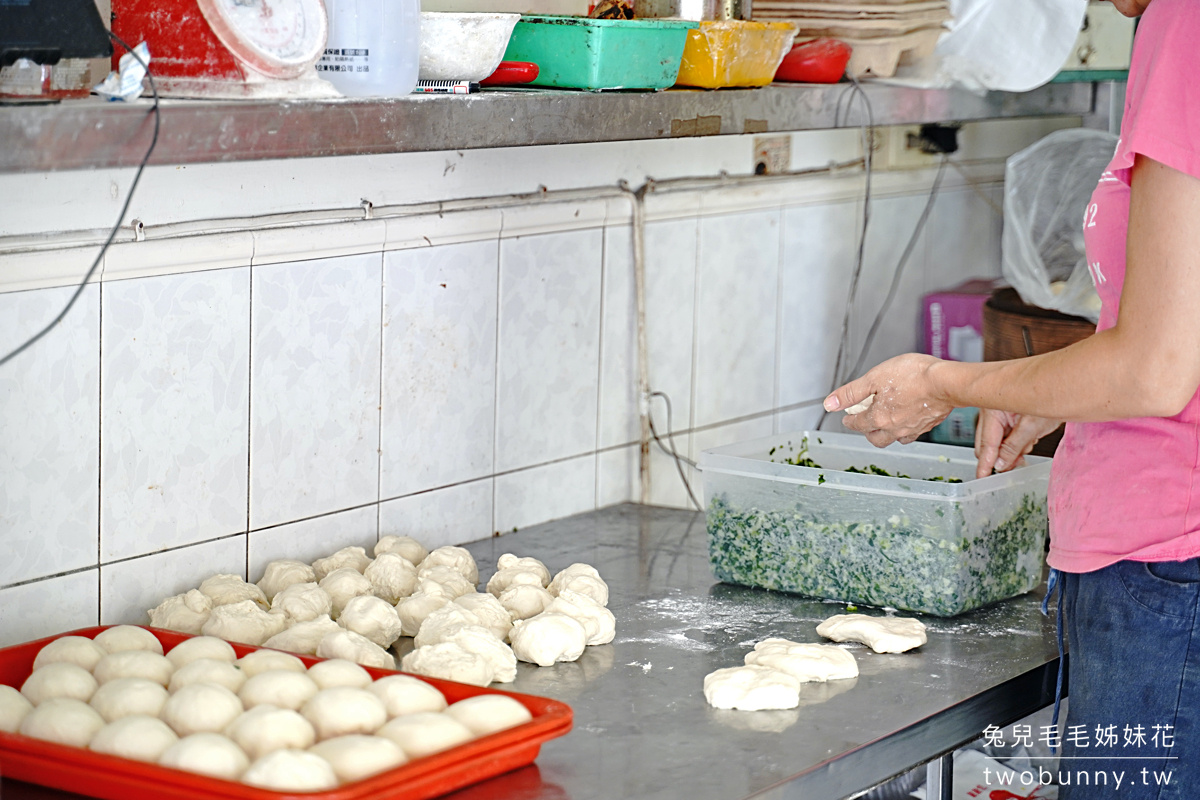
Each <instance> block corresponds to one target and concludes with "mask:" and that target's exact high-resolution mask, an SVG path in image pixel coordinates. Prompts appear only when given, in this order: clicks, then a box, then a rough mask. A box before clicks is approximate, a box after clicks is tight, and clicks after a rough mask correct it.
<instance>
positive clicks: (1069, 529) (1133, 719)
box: [825, 0, 1200, 800]
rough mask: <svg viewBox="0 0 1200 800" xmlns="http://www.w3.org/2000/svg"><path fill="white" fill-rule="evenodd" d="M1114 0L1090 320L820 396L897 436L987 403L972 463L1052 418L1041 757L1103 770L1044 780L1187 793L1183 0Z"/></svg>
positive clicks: (860, 426)
mask: <svg viewBox="0 0 1200 800" xmlns="http://www.w3.org/2000/svg"><path fill="white" fill-rule="evenodd" d="M1113 2H1114V4H1115V5H1116V6H1117V7H1118V8H1119V9H1120V10H1121V11H1122V13H1125V14H1126V15H1129V16H1136V15H1139V14H1140V15H1142V19H1141V21H1140V24H1139V27H1138V32H1137V36H1136V39H1135V42H1134V51H1133V59H1132V62H1131V66H1130V71H1129V84H1128V88H1127V94H1126V102H1125V113H1124V117H1123V119H1122V125H1121V139H1120V141H1119V142H1118V144H1117V147H1116V152H1115V154H1114V156H1113V159H1112V162H1111V163H1110V164H1109V166H1108V169H1107V170H1106V171H1105V172H1104V174H1103V176H1102V177H1101V178H1100V182H1099V184H1098V185H1097V187H1096V190H1095V192H1094V193H1093V195H1092V198H1091V201H1090V202H1089V204H1088V207H1087V211H1086V213H1085V215H1084V219H1083V220H1082V224H1083V230H1084V239H1085V244H1086V251H1087V260H1088V265H1089V268H1090V271H1091V273H1092V278H1093V281H1094V282H1095V283H1096V288H1097V290H1098V292H1099V294H1100V299H1101V302H1102V311H1101V315H1100V321H1099V324H1098V325H1097V328H1096V331H1097V332H1096V334H1095V335H1094V336H1091V337H1089V338H1088V339H1086V340H1084V341H1082V342H1079V343H1077V344H1074V345H1071V346H1070V347H1067V348H1065V349H1062V350H1057V351H1055V352H1052V353H1047V354H1045V355H1040V356H1034V357H1032V358H1024V359H1018V360H1013V361H1003V362H989V363H981V364H972V363H957V362H948V361H939V360H938V359H935V358H932V357H930V356H924V355H917V354H909V355H904V356H899V357H898V358H894V359H891V360H889V361H886V362H884V363H883V364H880V365H879V366H877V367H875V368H874V369H872V370H871V371H870V372H868V373H867V374H866V375H864V376H863V377H861V378H859V379H857V380H854V381H851V382H850V383H848V384H846V385H845V386H842V387H840V388H839V389H838V390H837V391H835V392H834V393H833V394H832V395H830V396H829V397H828V398H827V399H826V401H825V408H826V410H828V411H835V410H837V409H842V408H849V407H850V406H852V405H855V404H857V403H859V402H861V401H863V400H865V399H866V398H868V397H869V396H871V395H874V401H873V403H872V405H871V406H870V407H869V409H868V410H867V411H865V412H863V413H860V414H856V415H853V416H850V415H848V416H846V417H845V419H844V424H845V425H846V426H847V427H849V428H852V429H854V430H858V431H861V432H862V433H864V434H866V436H867V438H868V439H869V440H870V441H871V442H872V443H873V444H875V445H877V446H880V447H883V446H886V445H888V444H890V443H892V442H894V441H900V442H911V441H913V440H914V439H916V438H917V436H919V435H920V434H922V433H924V432H925V431H927V430H929V429H930V428H932V427H933V426H934V425H936V424H937V423H938V422H939V421H941V420H942V419H944V418H945V417H946V415H947V414H949V412H950V411H951V409H953V408H955V407H956V406H978V407H980V408H984V409H994V410H990V411H985V412H983V413H982V414H981V416H980V422H979V427H978V430H977V432H976V447H975V450H976V455H977V456H978V458H979V468H978V474H979V476H980V477H983V476H986V475H989V474H991V473H992V470H993V468H994V469H995V470H996V471H1004V470H1008V469H1012V467H1013V466H1014V465H1016V464H1018V463H1019V462H1020V460H1021V458H1022V457H1023V456H1024V455H1025V454H1026V453H1028V452H1029V450H1030V448H1032V446H1033V444H1034V442H1036V441H1037V439H1038V438H1039V437H1041V436H1044V435H1045V434H1047V433H1049V432H1050V431H1052V430H1054V429H1055V428H1056V427H1058V425H1059V423H1060V422H1061V421H1063V420H1065V421H1066V422H1067V431H1066V435H1065V436H1064V437H1063V440H1062V443H1061V444H1060V445H1059V447H1058V450H1057V453H1056V455H1055V458H1054V466H1053V470H1052V474H1051V479H1050V497H1049V506H1050V554H1049V559H1048V560H1049V563H1050V566H1051V567H1052V568H1053V569H1054V570H1055V571H1056V572H1057V575H1055V576H1054V577H1056V578H1060V579H1061V580H1060V581H1059V583H1060V586H1061V594H1060V597H1059V608H1060V613H1061V614H1062V618H1063V619H1064V620H1065V622H1064V625H1065V630H1066V633H1067V635H1068V638H1069V641H1070V659H1069V665H1068V677H1069V688H1070V708H1069V710H1068V717H1069V718H1068V720H1067V721H1066V724H1065V726H1062V727H1061V728H1060V730H1061V731H1062V732H1063V734H1064V736H1063V742H1064V752H1063V756H1064V760H1063V762H1062V764H1061V765H1060V770H1059V772H1060V777H1061V776H1062V775H1063V774H1069V775H1076V774H1077V773H1081V772H1086V773H1087V774H1088V775H1090V776H1093V777H1094V776H1095V775H1097V774H1098V773H1099V772H1100V771H1107V772H1108V773H1109V778H1108V784H1107V785H1106V786H1097V785H1094V783H1095V782H1092V785H1088V786H1082V785H1077V786H1070V787H1068V786H1063V787H1062V789H1061V793H1060V794H1059V797H1060V798H1063V800H1068V799H1069V800H1079V798H1097V797H1109V796H1112V797H1120V798H1166V797H1178V798H1195V797H1200V558H1198V557H1200V393H1198V392H1197V388H1198V387H1200V2H1197V0H1113ZM1076 726H1081V727H1076ZM1139 729H1140V736H1139ZM1072 730H1074V731H1076V733H1079V732H1083V733H1086V739H1083V738H1082V737H1079V736H1076V737H1075V739H1076V742H1078V741H1084V742H1086V748H1087V749H1084V746H1082V745H1079V744H1078V743H1076V744H1072V739H1071V738H1070V736H1069V735H1068V734H1070V732H1071V731H1072ZM1114 732H1115V734H1116V737H1115V741H1113V739H1112V737H1111V736H1109V735H1108V734H1110V733H1114ZM1085 757H1086V759H1087V760H1084V758H1085ZM1075 759H1078V760H1075ZM1143 768H1145V770H1146V771H1145V772H1143ZM1118 773H1119V774H1121V775H1122V782H1121V785H1120V786H1119V788H1118V787H1117V786H1115V785H1114V784H1115V775H1116V774H1118ZM1166 773H1171V778H1170V782H1169V784H1166V785H1163V776H1164V775H1165V774H1166Z"/></svg>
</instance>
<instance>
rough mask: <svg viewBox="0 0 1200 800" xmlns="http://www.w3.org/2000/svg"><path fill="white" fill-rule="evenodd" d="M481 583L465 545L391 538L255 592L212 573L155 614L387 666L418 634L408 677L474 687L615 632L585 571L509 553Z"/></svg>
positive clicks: (210, 631)
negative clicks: (397, 648) (553, 567)
mask: <svg viewBox="0 0 1200 800" xmlns="http://www.w3.org/2000/svg"><path fill="white" fill-rule="evenodd" d="M478 585H479V566H478V565H477V564H476V563H475V559H474V557H472V555H471V553H470V552H469V551H468V550H466V549H465V548H462V547H453V546H446V547H438V548H436V549H434V550H426V549H425V547H424V546H423V545H422V544H421V543H420V542H418V541H416V540H415V539H413V538H411V537H408V536H391V535H389V536H384V537H382V538H380V539H379V541H378V542H377V543H376V545H375V548H374V551H373V553H372V555H368V554H367V552H366V550H364V549H363V548H362V547H343V548H342V549H340V550H338V551H337V552H335V553H332V554H330V555H329V556H326V557H325V558H318V559H317V560H316V561H314V562H313V563H312V564H305V563H304V562H303V561H294V560H289V559H283V560H278V561H272V562H270V563H269V564H267V566H266V569H265V570H264V572H263V576H262V578H261V579H260V580H259V581H258V583H257V584H254V583H247V582H246V581H244V580H242V579H241V578H240V577H239V576H237V575H226V574H221V575H214V576H212V577H210V578H208V579H207V580H206V581H204V582H203V583H202V584H200V587H199V588H198V589H193V590H191V591H189V592H186V593H184V594H180V595H176V596H174V597H168V598H167V599H166V600H164V601H163V602H162V603H160V604H159V605H158V606H157V607H156V608H153V609H151V610H150V611H149V615H150V624H151V625H153V626H155V627H160V628H167V629H170V630H177V631H180V632H182V633H190V634H203V635H207V636H215V637H219V638H222V639H227V640H230V641H235V642H240V643H243V644H249V645H255V646H263V647H269V648H272V649H276V650H285V651H288V652H291V653H300V654H303V655H315V656H319V657H321V658H341V659H346V660H348V661H353V662H355V663H357V664H362V665H364V666H369V667H380V668H383V669H395V668H396V662H395V658H394V657H393V655H392V652H391V648H392V647H393V645H394V644H396V642H397V641H398V640H399V638H400V637H401V636H406V637H413V646H414V649H413V650H412V651H411V652H410V653H408V655H406V656H405V657H404V659H403V661H402V668H403V669H404V670H406V671H409V672H415V673H417V674H420V675H427V676H430V677H435V678H443V679H446V680H454V681H460V682H462V683H469V684H474V685H478V686H487V685H488V684H491V683H507V682H509V681H512V680H514V679H515V678H516V675H517V661H526V662H530V663H533V664H538V665H540V666H550V665H551V664H555V663H557V662H559V661H574V660H576V659H577V658H579V656H580V655H582V654H583V651H584V648H586V647H588V646H589V645H600V644H607V643H608V642H611V641H612V640H613V636H614V635H615V631H616V619H615V618H614V617H613V614H612V612H611V611H609V610H608V608H607V605H608V585H607V584H606V583H605V582H604V580H603V579H602V578H601V577H600V574H599V573H598V572H597V571H596V570H595V568H594V567H591V566H589V565H587V564H572V565H571V566H569V567H567V568H566V569H564V570H562V571H561V572H559V573H558V574H557V575H554V576H553V578H551V574H550V570H549V569H547V567H546V565H545V564H543V563H542V562H541V561H539V560H537V559H536V558H520V557H518V556H515V555H513V554H511V553H505V554H504V555H502V556H500V559H499V561H498V562H497V565H496V573H495V574H494V575H493V576H492V577H491V579H489V580H488V582H487V587H486V591H483V592H480V591H478V589H477V587H478Z"/></svg>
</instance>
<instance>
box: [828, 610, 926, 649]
mask: <svg viewBox="0 0 1200 800" xmlns="http://www.w3.org/2000/svg"><path fill="white" fill-rule="evenodd" d="M817 634H818V635H820V636H824V637H825V638H826V639H832V640H833V641H835V642H862V643H863V644H865V645H866V646H867V647H870V648H871V649H872V650H874V651H875V652H876V653H903V652H905V651H907V650H912V649H913V648H915V647H920V646H921V645H923V644H925V642H926V641H928V639H927V637H926V634H925V623H923V622H921V621H920V620H917V619H913V618H912V617H870V616H867V615H866V614H835V615H834V616H832V617H830V618H829V619H827V620H825V621H824V622H822V623H821V624H820V625H818V626H817Z"/></svg>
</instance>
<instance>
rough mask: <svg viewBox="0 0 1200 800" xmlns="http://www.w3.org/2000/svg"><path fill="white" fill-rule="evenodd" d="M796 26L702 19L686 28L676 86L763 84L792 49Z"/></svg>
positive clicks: (781, 23)
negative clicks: (685, 41)
mask: <svg viewBox="0 0 1200 800" xmlns="http://www.w3.org/2000/svg"><path fill="white" fill-rule="evenodd" d="M795 36H796V25H795V24H794V23H791V22H754V21H752V20H721V21H704V22H701V23H700V27H699V28H695V29H693V30H690V31H688V35H687V44H686V45H684V48H683V61H682V63H681V64H680V67H679V77H678V78H677V79H676V81H675V84H676V85H677V86H698V87H700V88H702V89H717V88H720V87H722V86H766V85H767V84H768V83H770V82H771V80H772V79H773V78H774V77H775V70H777V69H779V64H780V62H782V61H783V57H784V56H785V55H787V53H788V51H789V50H791V49H792V40H793V39H794V38H795Z"/></svg>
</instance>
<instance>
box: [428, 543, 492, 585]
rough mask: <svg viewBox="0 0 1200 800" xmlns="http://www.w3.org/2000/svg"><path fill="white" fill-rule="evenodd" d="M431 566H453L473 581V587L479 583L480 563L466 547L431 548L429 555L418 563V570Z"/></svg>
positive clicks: (456, 570)
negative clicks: (476, 561) (477, 562)
mask: <svg viewBox="0 0 1200 800" xmlns="http://www.w3.org/2000/svg"><path fill="white" fill-rule="evenodd" d="M431 567H451V568H452V569H454V571H455V572H457V573H459V574H460V575H462V576H463V577H464V578H466V579H467V580H468V581H470V582H471V586H472V588H473V587H474V586H475V585H476V584H477V583H479V565H478V564H476V563H475V557H474V556H472V555H471V553H470V551H469V550H467V549H466V548H465V547H452V546H449V545H447V546H446V547H439V548H437V549H436V550H430V551H429V555H427V556H425V558H424V559H422V561H421V563H420V564H418V565H417V569H418V571H420V570H425V569H430V568H431Z"/></svg>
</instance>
